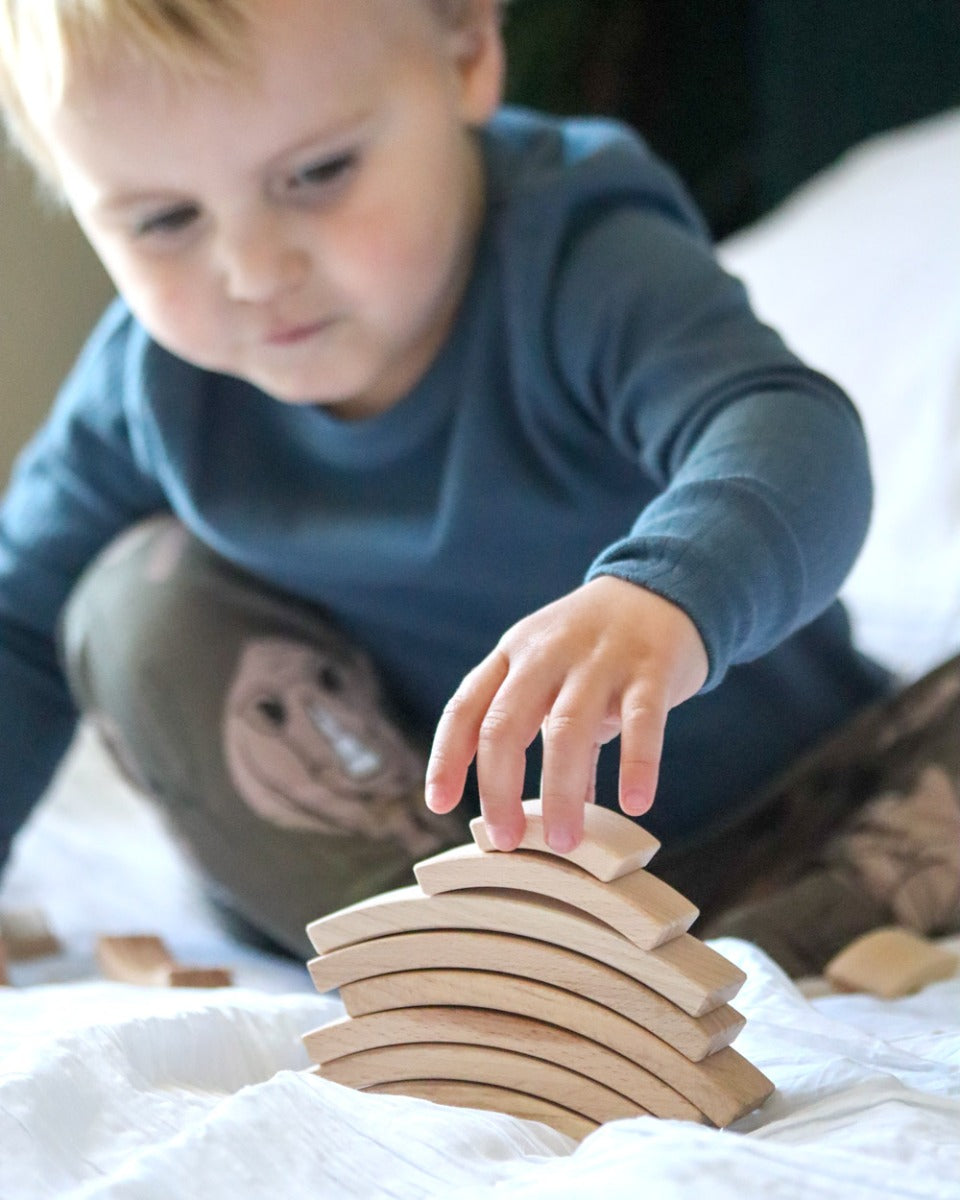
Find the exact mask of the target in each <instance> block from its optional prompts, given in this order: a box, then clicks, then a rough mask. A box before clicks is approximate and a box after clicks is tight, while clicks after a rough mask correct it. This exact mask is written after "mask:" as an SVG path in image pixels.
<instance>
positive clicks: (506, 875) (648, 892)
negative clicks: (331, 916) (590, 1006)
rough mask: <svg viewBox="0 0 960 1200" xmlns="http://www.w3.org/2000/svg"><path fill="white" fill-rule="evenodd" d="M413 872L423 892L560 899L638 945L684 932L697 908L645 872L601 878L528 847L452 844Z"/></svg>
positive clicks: (645, 945) (650, 946) (652, 943)
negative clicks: (486, 891) (501, 891)
mask: <svg viewBox="0 0 960 1200" xmlns="http://www.w3.org/2000/svg"><path fill="white" fill-rule="evenodd" d="M413 873H414V875H416V877H417V882H418V883H419V884H420V886H421V888H423V890H424V891H425V892H426V894H427V895H428V896H435V895H437V894H438V893H442V892H458V891H463V890H465V889H468V888H509V889H510V890H512V891H520V892H533V893H535V894H536V895H538V896H547V897H549V898H551V899H553V900H559V901H560V902H561V903H562V904H569V905H570V906H571V907H573V908H579V909H581V910H582V911H583V912H585V913H588V914H589V915H590V916H592V917H593V918H595V919H596V920H597V921H602V922H603V923H604V924H606V925H609V926H610V927H611V928H613V929H616V930H617V931H618V932H619V933H622V934H623V936H624V937H625V938H627V940H628V941H631V942H633V944H634V945H635V946H639V947H640V948H641V949H642V950H653V949H654V948H655V947H657V946H662V945H663V944H664V943H665V942H670V941H672V940H673V939H674V938H675V937H678V936H679V935H680V934H681V933H685V932H686V931H687V930H688V929H689V928H690V926H691V925H692V924H693V922H694V921H695V920H696V919H697V916H698V913H699V910H698V909H697V907H696V905H694V904H691V903H690V901H689V900H687V899H686V898H685V897H684V896H681V895H680V893H679V892H678V891H675V890H674V889H673V888H672V887H670V885H669V884H667V883H664V882H663V880H662V879H658V878H657V877H656V875H650V874H649V873H648V872H646V871H634V872H633V873H632V874H631V875H624V876H623V877H622V878H621V879H614V880H612V881H611V882H610V883H601V882H600V880H599V879H594V877H593V876H592V875H588V874H587V872H586V871H584V870H583V869H582V868H581V867H577V866H574V865H573V864H572V863H569V862H566V861H564V860H563V859H561V858H557V857H555V856H551V855H546V854H537V853H535V852H534V851H531V850H511V851H510V853H509V854H486V853H485V852H484V851H483V850H481V849H480V848H479V847H478V846H472V845H466V846H454V848H453V849H452V850H446V851H444V852H443V853H442V854H436V855H434V856H433V857H432V858H427V859H424V860H423V862H420V863H417V865H416V866H415V867H414V868H413Z"/></svg>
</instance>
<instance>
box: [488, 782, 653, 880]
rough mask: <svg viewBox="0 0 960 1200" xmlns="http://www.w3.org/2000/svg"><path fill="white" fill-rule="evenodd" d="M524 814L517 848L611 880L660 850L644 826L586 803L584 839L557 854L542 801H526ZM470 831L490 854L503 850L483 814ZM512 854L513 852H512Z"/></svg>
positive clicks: (629, 870)
mask: <svg viewBox="0 0 960 1200" xmlns="http://www.w3.org/2000/svg"><path fill="white" fill-rule="evenodd" d="M523 815H524V817H525V818H526V829H525V830H524V834H523V838H522V840H521V842H520V845H519V846H517V849H518V850H536V851H538V852H540V853H541V854H553V855H556V856H557V857H558V858H563V859H566V860H569V861H570V862H572V863H575V864H576V865H577V866H578V867H582V868H583V870H585V871H588V872H589V873H590V874H591V875H592V876H593V877H594V878H595V879H600V880H602V881H603V882H604V883H609V882H610V881H611V880H613V879H620V878H621V876H623V875H629V874H631V873H632V872H633V871H639V870H640V869H641V868H642V867H645V866H646V865H647V863H648V862H649V861H650V859H651V858H653V856H654V855H655V854H656V852H657V851H658V850H659V849H660V843H659V842H658V841H657V839H656V838H655V837H654V836H653V834H652V833H648V832H647V831H646V830H645V829H644V828H642V826H640V825H637V824H635V823H634V822H633V821H630V820H625V819H624V817H623V815H622V814H621V813H616V812H613V811H612V810H611V809H609V808H603V807H601V806H600V805H598V804H587V805H585V806H584V810H583V840H582V841H581V843H580V845H579V846H577V847H576V848H575V849H574V850H571V851H570V852H569V853H568V854H562V855H559V854H557V851H556V850H553V849H551V848H550V846H548V845H547V841H546V838H545V837H544V835H543V803H542V802H541V801H540V800H524V802H523ZM470 833H471V835H472V836H473V840H474V841H475V842H476V844H477V846H478V847H479V848H480V849H481V850H483V851H485V852H488V853H501V852H500V851H498V850H497V848H496V846H494V844H493V842H491V841H490V838H489V836H488V834H487V827H486V824H485V823H484V820H483V817H474V819H473V820H472V821H471V822H470ZM509 853H514V852H513V851H510V852H509Z"/></svg>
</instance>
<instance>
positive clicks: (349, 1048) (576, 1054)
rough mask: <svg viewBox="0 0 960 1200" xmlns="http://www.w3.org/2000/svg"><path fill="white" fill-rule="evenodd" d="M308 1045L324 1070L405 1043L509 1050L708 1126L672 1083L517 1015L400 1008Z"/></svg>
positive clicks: (342, 1025) (313, 1038) (340, 1027)
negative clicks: (342, 1060)
mask: <svg viewBox="0 0 960 1200" xmlns="http://www.w3.org/2000/svg"><path fill="white" fill-rule="evenodd" d="M303 1042H304V1045H305V1046H306V1048H307V1053H308V1054H309V1055H310V1057H311V1058H312V1059H313V1061H314V1062H315V1063H317V1065H318V1066H321V1067H324V1066H326V1065H327V1063H330V1062H333V1061H334V1060H335V1059H338V1058H343V1057H345V1056H347V1055H351V1054H357V1053H360V1052H362V1051H365V1050H374V1049H379V1048H380V1047H382V1046H402V1045H407V1044H408V1043H409V1044H411V1045H412V1044H420V1043H423V1042H444V1043H449V1044H451V1045H466V1046H483V1047H489V1048H491V1049H495V1050H512V1051H513V1052H515V1053H517V1054H528V1055H530V1056H531V1057H533V1058H536V1059H542V1060H543V1061H545V1062H549V1063H553V1064H555V1065H556V1066H560V1067H566V1068H567V1069H568V1070H570V1071H575V1072H576V1073H577V1074H578V1075H584V1076H586V1077H587V1078H588V1079H592V1080H594V1081H595V1082H596V1083H601V1084H603V1086H604V1087H608V1088H610V1089H611V1090H612V1091H615V1092H619V1093H620V1094H621V1095H622V1096H626V1097H627V1099H628V1100H632V1101H633V1102H634V1103H635V1104H637V1105H639V1106H640V1107H641V1108H645V1109H646V1110H647V1111H648V1112H650V1113H653V1115H654V1116H656V1117H662V1118H664V1119H667V1120H674V1121H696V1122H700V1121H702V1120H703V1116H702V1114H701V1112H700V1110H699V1109H698V1108H697V1107H696V1106H695V1105H694V1104H691V1103H690V1101H689V1100H687V1099H685V1097H683V1096H682V1095H681V1094H680V1093H679V1092H678V1091H677V1090H676V1089H675V1088H673V1087H671V1086H670V1084H669V1083H668V1082H666V1081H664V1080H662V1079H659V1078H658V1077H657V1076H656V1075H654V1074H652V1073H651V1072H650V1071H648V1070H646V1069H645V1068H643V1067H641V1066H638V1065H637V1064H636V1063H635V1062H632V1061H631V1060H630V1059H629V1058H624V1056H623V1055H622V1054H616V1053H615V1052H614V1051H612V1050H608V1049H607V1048H606V1047H605V1046H602V1045H600V1043H599V1042H595V1041H592V1040H591V1039H590V1038H585V1037H581V1036H580V1035H579V1034H577V1033H572V1032H570V1031H569V1030H568V1029H561V1028H560V1027H559V1026H556V1025H547V1024H545V1023H544V1022H542V1021H535V1020H531V1019H530V1018H528V1017H520V1016H516V1015H514V1014H513V1013H505V1012H493V1011H491V1010H489V1009H482V1008H445V1007H444V1008H426V1007H424V1008H399V1009H393V1010H390V1011H386V1012H378V1013H371V1014H370V1015H369V1016H367V1017H343V1018H341V1019H339V1020H336V1021H331V1022H329V1023H328V1024H326V1025H324V1026H322V1027H321V1028H320V1029H314V1030H313V1031H312V1032H310V1033H308V1034H306V1035H305V1036H304V1038H303ZM485 1082H491V1081H490V1080H486V1081H485ZM493 1082H497V1081H496V1080H494V1081H493ZM504 1086H507V1084H506V1081H505V1083H504Z"/></svg>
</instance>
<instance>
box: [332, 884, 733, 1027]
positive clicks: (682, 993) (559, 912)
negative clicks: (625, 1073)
mask: <svg viewBox="0 0 960 1200" xmlns="http://www.w3.org/2000/svg"><path fill="white" fill-rule="evenodd" d="M458 929H460V930H471V931H477V932H493V933H505V934H508V935H511V936H521V937H524V938H526V939H527V940H528V941H531V940H535V941H537V942H545V943H549V944H551V945H557V946H561V947H563V948H565V949H569V950H572V951H575V952H577V953H579V954H581V955H584V956H586V957H588V958H590V959H592V960H595V961H598V962H603V963H605V964H606V965H607V966H610V967H613V968H614V969H615V970H617V971H621V972H623V973H624V974H626V975H629V976H630V977H631V978H632V979H636V980H638V981H639V982H640V983H645V984H646V985H647V986H648V987H650V988H652V989H653V991H655V992H658V993H659V994H660V995H663V996H665V997H666V998H667V999H669V1000H671V1001H672V1002H673V1003H675V1004H677V1005H678V1006H679V1007H680V1008H682V1009H683V1010H684V1011H685V1012H687V1013H689V1014H690V1015H692V1016H702V1015H703V1014H705V1013H708V1012H710V1011H711V1010H712V1009H714V1008H719V1007H720V1006H721V1005H723V1004H725V1003H726V1002H727V1001H729V1000H732V999H733V997H734V996H735V995H736V994H737V992H738V991H739V990H740V987H741V986H742V984H743V981H744V979H745V976H744V974H743V972H742V971H741V970H740V969H739V968H738V967H736V966H734V964H733V963H731V962H729V961H728V960H727V959H725V958H724V957H723V956H722V955H720V954H717V953H716V951H715V950H713V949H712V948H711V947H710V946H707V945H705V944H704V943H703V942H700V941H698V940H697V939H696V938H694V937H691V935H690V934H681V935H680V937H678V938H675V939H674V940H673V941H672V942H668V943H667V945H665V946H661V947H659V948H658V949H656V950H649V951H647V950H641V949H639V948H638V947H637V946H635V945H633V944H632V943H631V942H629V941H627V939H626V938H624V937H623V936H622V935H620V934H618V933H617V932H616V931H614V930H612V929H609V928H608V927H607V926H605V925H602V924H601V923H600V922H598V921H595V920H593V919H592V918H591V917H588V916H586V915H585V914H583V913H580V912H577V911H576V910H575V909H569V908H567V907H566V906H564V905H561V904H558V903H557V902H555V901H550V900H538V899H537V898H536V897H531V896H529V895H524V894H523V893H509V892H486V893H476V892H463V893H456V892H448V893H444V894H443V895H440V896H434V897H431V898H430V899H429V900H426V898H425V897H424V896H423V893H422V892H421V891H420V889H419V888H404V889H401V890H399V891H396V892H391V893H389V894H388V895H387V896H384V897H381V902H380V904H379V905H373V904H367V905H355V906H354V907H353V908H352V909H345V910H344V911H343V912H342V913H339V914H334V915H333V916H331V917H326V918H324V919H323V920H321V921H315V922H313V923H312V924H311V925H310V926H309V929H308V932H309V934H310V937H311V940H312V941H313V943H314V945H315V946H317V948H318V949H320V950H321V952H322V953H332V952H333V951H334V950H336V949H345V948H346V947H347V946H349V945H353V944H362V943H363V942H365V941H366V942H374V941H377V942H379V941H381V940H382V938H383V937H384V936H387V935H389V934H398V933H403V932H408V931H409V932H413V931H417V930H424V931H440V930H458ZM518 949H524V948H523V947H520V948H518ZM514 957H516V956H514ZM520 961H521V963H522V956H521V960H520ZM439 965H443V966H450V967H456V966H461V965H466V964H460V963H456V962H448V963H443V964H439V963H416V962H406V963H401V964H399V965H398V966H394V967H393V968H391V969H393V970H403V969H405V968H407V967H410V968H413V967H417V966H439ZM371 967H372V969H371V970H368V971H367V972H366V974H367V975H379V974H382V973H383V972H382V970H378V969H377V968H376V964H375V962H371ZM495 969H496V968H495ZM501 969H503V968H501ZM582 969H583V968H582V965H581V970H582ZM507 973H508V974H527V973H528V972H525V971H524V970H523V969H522V966H521V969H519V970H508V972H507ZM360 977H361V976H354V978H360ZM343 982H348V981H347V980H344V981H343ZM318 986H319V984H318ZM339 986H340V984H339V983H337V984H329V985H328V987H339ZM321 990H323V991H325V990H327V989H326V988H321ZM574 990H576V989H575V988H574ZM627 1015H629V1014H627Z"/></svg>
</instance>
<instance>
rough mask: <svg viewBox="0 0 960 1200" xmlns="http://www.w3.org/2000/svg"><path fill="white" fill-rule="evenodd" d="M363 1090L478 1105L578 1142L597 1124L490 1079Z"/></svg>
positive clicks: (418, 1081)
mask: <svg viewBox="0 0 960 1200" xmlns="http://www.w3.org/2000/svg"><path fill="white" fill-rule="evenodd" d="M363 1090H364V1091H365V1092H378V1093H379V1094H380V1095H387V1096H416V1097H417V1098H418V1099H420V1100H432V1101H433V1102H434V1104H449V1105H450V1106H451V1107H453V1108H480V1109H483V1110H484V1111H485V1112H500V1113H506V1115H507V1116H508V1117H519V1118H520V1119H521V1120H523V1121H540V1122H542V1124H544V1125H549V1126H550V1127H551V1128H552V1129H556V1131H557V1132H558V1133H563V1134H566V1136H567V1137H570V1138H573V1139H574V1140H575V1141H578V1142H579V1141H582V1140H583V1139H584V1138H585V1137H586V1136H587V1134H590V1133H593V1131H594V1130H595V1129H598V1128H599V1125H598V1124H597V1122H596V1121H590V1120H588V1119H587V1118H586V1117H581V1116H580V1114H579V1113H575V1112H573V1111H572V1109H569V1108H565V1107H563V1105H560V1104H551V1103H550V1101H549V1100H542V1099H541V1098H540V1097H539V1096H528V1095H526V1093H524V1092H516V1091H513V1090H512V1089H511V1088H502V1087H495V1086H494V1085H493V1084H492V1083H463V1082H461V1081H460V1080H457V1079H405V1080H403V1081H402V1082H401V1083H377V1084H374V1085H373V1086H372V1087H368V1088H364V1089H363Z"/></svg>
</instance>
